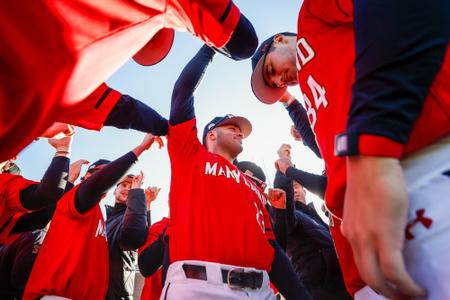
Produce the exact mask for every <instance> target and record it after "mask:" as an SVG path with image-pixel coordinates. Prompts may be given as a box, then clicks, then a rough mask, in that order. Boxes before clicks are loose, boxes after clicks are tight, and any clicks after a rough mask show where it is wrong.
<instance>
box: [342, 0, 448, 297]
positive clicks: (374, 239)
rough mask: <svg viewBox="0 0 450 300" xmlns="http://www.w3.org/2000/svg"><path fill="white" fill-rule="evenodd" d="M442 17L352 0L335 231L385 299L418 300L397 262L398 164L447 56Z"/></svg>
mask: <svg viewBox="0 0 450 300" xmlns="http://www.w3.org/2000/svg"><path fill="white" fill-rule="evenodd" d="M449 10H450V2H448V1H443V0H441V1H433V5H429V6H427V5H423V2H422V1H418V0H412V1H406V0H402V1H386V0H383V1H371V0H368V1H355V10H354V16H355V44H356V60H355V68H356V74H355V75H356V76H355V83H354V85H353V89H352V103H351V106H350V111H349V117H348V121H347V131H346V133H345V135H346V137H344V138H345V139H346V142H347V143H346V145H347V147H341V148H342V149H336V150H338V153H339V154H341V155H347V156H349V155H353V156H351V157H347V189H346V193H345V200H344V201H345V206H344V214H343V220H344V222H343V227H342V229H343V234H344V236H345V237H346V238H347V240H348V241H349V242H350V245H351V246H352V249H353V251H354V254H355V262H356V265H357V266H358V269H359V271H360V273H361V276H362V278H363V279H364V280H365V281H366V282H367V283H368V285H370V286H371V287H372V288H374V289H376V290H378V291H379V292H380V293H382V294H383V295H384V296H386V297H387V298H396V297H398V295H399V294H401V295H405V296H407V297H408V298H416V297H417V298H420V297H424V295H425V292H424V290H423V289H421V288H420V287H419V286H417V285H416V284H415V283H414V281H413V280H412V278H411V277H410V276H409V274H408V273H407V272H406V268H405V263H404V260H403V254H402V249H403V244H404V232H403V231H404V226H405V221H404V220H406V216H407V207H408V194H407V190H406V184H405V181H404V177H403V172H402V168H401V166H400V163H399V158H401V156H402V154H403V150H404V145H405V144H406V143H407V142H408V139H409V136H410V134H411V131H412V129H413V126H414V124H415V122H416V120H417V118H418V116H419V114H420V113H421V110H422V106H423V103H424V99H425V97H426V95H427V93H428V90H429V88H430V86H431V84H432V82H433V80H434V78H435V76H436V74H437V72H438V71H439V69H440V68H441V65H442V62H443V59H444V56H445V53H446V51H447V46H448V42H449V37H450V18H449V16H448V12H449ZM379 20H383V22H379ZM387 32H388V33H389V34H386V33H387ZM391 44H392V47H390V46H389V47H386V45H391ZM339 141H340V138H339V137H338V143H337V145H339V146H344V144H341V143H339ZM368 178H370V181H369V180H368ZM374 186H376V187H377V188H376V190H374V189H373V187H374ZM361 199H364V201H361ZM374 207H376V209H373V208H374ZM353 226H359V228H357V230H356V229H355V228H354V227H353ZM388 282H391V283H392V284H390V285H389V284H388Z"/></svg>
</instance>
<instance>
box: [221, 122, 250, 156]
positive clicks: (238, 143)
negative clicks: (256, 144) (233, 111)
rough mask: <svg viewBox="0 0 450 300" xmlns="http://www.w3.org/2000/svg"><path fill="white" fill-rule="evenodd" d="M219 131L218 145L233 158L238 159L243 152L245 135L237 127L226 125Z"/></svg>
mask: <svg viewBox="0 0 450 300" xmlns="http://www.w3.org/2000/svg"><path fill="white" fill-rule="evenodd" d="M216 129H217V145H218V146H219V147H220V148H221V149H223V150H224V151H227V152H228V153H229V154H230V156H231V157H237V156H238V155H239V153H241V152H242V150H243V147H242V140H243V139H244V135H243V134H242V132H241V129H240V128H239V127H237V126H235V125H224V126H220V127H218V128H216Z"/></svg>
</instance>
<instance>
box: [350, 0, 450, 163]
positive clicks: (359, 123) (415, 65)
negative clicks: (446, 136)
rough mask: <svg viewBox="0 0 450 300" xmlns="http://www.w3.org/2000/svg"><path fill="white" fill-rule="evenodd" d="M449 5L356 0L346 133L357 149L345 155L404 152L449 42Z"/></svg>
mask: <svg viewBox="0 0 450 300" xmlns="http://www.w3.org/2000/svg"><path fill="white" fill-rule="evenodd" d="M384 5H385V6H384ZM449 5H450V4H449V3H448V1H444V0H440V1H434V2H433V5H432V6H428V7H422V6H423V2H421V1H419V0H413V1H406V0H403V1H394V2H390V1H386V0H384V1H382V2H377V1H367V2H364V1H356V2H355V11H354V17H355V24H356V26H355V43H356V57H357V58H356V60H355V69H356V78H355V83H354V85H353V89H352V102H351V106H350V111H349V117H348V121H347V132H346V134H347V135H348V138H349V144H353V143H357V144H359V149H356V148H355V149H348V151H349V153H347V155H355V154H358V153H359V154H362V155H372V156H384V157H396V158H399V157H400V156H401V155H402V152H403V147H404V145H405V144H406V143H407V142H408V139H409V136H410V134H411V131H412V129H413V126H414V123H415V121H416V119H417V117H418V116H419V114H420V113H421V110H422V106H423V103H424V101H425V97H426V95H427V93H428V91H429V88H430V86H431V84H432V82H433V80H434V78H435V76H436V74H437V72H438V71H439V70H440V68H441V66H442V63H443V60H444V56H445V54H446V51H447V48H448V43H449V39H450V18H449V16H448V11H449V9H450V8H449ZM380 19H381V20H383V22H382V24H379V23H380V22H379V20H380ZM411 20H413V21H411ZM380 26H381V27H380ZM386 32H389V34H385V33H386ZM385 45H392V47H386V46H385ZM369 145H370V147H369Z"/></svg>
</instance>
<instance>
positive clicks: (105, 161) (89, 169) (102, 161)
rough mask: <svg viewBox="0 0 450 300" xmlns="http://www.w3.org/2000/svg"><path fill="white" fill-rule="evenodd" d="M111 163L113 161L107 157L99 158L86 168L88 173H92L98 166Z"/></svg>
mask: <svg viewBox="0 0 450 300" xmlns="http://www.w3.org/2000/svg"><path fill="white" fill-rule="evenodd" d="M109 163H111V161H110V160H107V159H99V160H97V161H96V162H95V163H93V164H91V165H90V166H89V168H88V169H87V170H86V173H91V172H92V170H94V169H95V168H98V167H99V166H101V165H107V164H109Z"/></svg>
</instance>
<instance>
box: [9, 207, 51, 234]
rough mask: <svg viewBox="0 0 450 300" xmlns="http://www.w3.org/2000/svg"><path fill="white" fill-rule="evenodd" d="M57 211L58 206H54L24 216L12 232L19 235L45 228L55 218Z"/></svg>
mask: <svg viewBox="0 0 450 300" xmlns="http://www.w3.org/2000/svg"><path fill="white" fill-rule="evenodd" d="M55 209H56V204H52V205H49V206H47V207H45V208H43V209H41V210H37V211H33V212H30V213H26V214H24V215H22V216H21V217H20V218H19V220H17V223H16V224H15V225H14V227H13V229H12V232H13V233H19V232H27V231H33V230H36V229H41V228H44V227H45V226H47V224H48V222H50V220H51V219H52V218H53V214H54V212H55Z"/></svg>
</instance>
